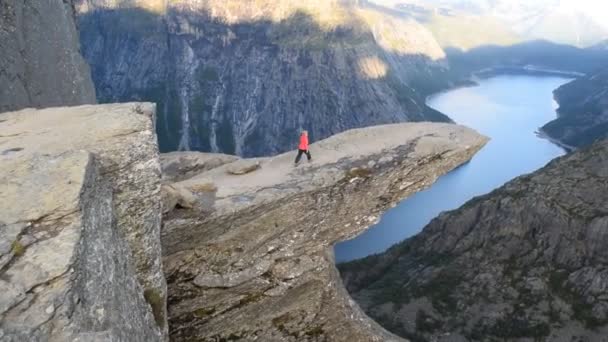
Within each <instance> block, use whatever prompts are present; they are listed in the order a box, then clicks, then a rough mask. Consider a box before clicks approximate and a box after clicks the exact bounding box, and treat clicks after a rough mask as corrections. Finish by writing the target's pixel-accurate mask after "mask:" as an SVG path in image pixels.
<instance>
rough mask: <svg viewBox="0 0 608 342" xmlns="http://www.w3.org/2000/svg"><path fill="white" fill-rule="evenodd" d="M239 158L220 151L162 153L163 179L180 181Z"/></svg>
mask: <svg viewBox="0 0 608 342" xmlns="http://www.w3.org/2000/svg"><path fill="white" fill-rule="evenodd" d="M237 159H239V158H238V157H236V156H231V155H227V154H219V153H201V152H171V153H163V154H161V155H160V165H161V168H162V174H163V180H165V181H168V182H179V181H182V180H185V179H188V178H192V177H194V176H196V175H198V174H201V173H203V172H205V171H209V170H211V169H215V168H216V167H220V166H222V165H224V164H228V163H231V162H233V161H235V160H237Z"/></svg>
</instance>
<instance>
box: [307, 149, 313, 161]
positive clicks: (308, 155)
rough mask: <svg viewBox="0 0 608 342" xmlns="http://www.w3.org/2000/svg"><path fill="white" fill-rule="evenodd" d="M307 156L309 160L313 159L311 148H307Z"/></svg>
mask: <svg viewBox="0 0 608 342" xmlns="http://www.w3.org/2000/svg"><path fill="white" fill-rule="evenodd" d="M306 158H308V161H310V160H311V159H312V156H311V155H310V150H306Z"/></svg>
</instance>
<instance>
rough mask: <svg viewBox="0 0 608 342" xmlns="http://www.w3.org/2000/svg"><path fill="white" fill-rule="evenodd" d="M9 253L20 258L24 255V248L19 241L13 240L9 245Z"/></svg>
mask: <svg viewBox="0 0 608 342" xmlns="http://www.w3.org/2000/svg"><path fill="white" fill-rule="evenodd" d="M11 252H13V255H14V256H17V257H19V256H22V255H23V253H25V246H23V244H21V242H19V240H15V241H13V243H12V244H11Z"/></svg>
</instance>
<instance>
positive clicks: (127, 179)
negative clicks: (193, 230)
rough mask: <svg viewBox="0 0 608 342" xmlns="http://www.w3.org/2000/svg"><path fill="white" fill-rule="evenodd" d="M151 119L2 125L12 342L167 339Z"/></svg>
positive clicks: (55, 111)
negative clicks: (86, 335) (24, 341)
mask: <svg viewBox="0 0 608 342" xmlns="http://www.w3.org/2000/svg"><path fill="white" fill-rule="evenodd" d="M153 116H154V106H153V105H151V104H121V105H103V106H81V107H70V108H50V109H44V110H22V111H19V112H8V113H3V114H0V146H1V147H0V168H1V170H0V177H2V178H3V179H2V181H1V182H0V193H1V196H0V197H1V198H3V199H4V200H5V202H4V203H6V206H4V208H3V210H2V212H0V222H2V224H3V228H2V230H1V231H0V264H1V265H2V266H3V268H2V270H1V271H0V272H2V273H3V278H2V279H3V280H4V283H2V285H1V286H2V288H4V289H6V291H5V292H4V293H6V294H9V295H8V296H5V297H3V298H2V299H1V300H0V307H2V308H4V309H8V311H6V312H5V315H4V316H2V321H1V326H2V329H3V331H4V333H5V334H8V335H7V336H14V338H15V340H19V339H20V338H22V337H23V336H25V337H28V339H30V340H47V339H48V338H50V337H53V338H55V336H57V337H56V338H57V339H58V340H65V339H70V338H76V337H75V336H77V334H78V333H80V332H85V333H95V334H97V335H95V336H96V337H95V338H98V339H103V336H106V335H107V336H108V338H110V337H111V339H115V340H119V341H134V340H141V341H152V340H162V339H164V338H166V329H167V327H166V304H165V303H166V301H165V298H166V283H165V279H164V275H163V272H162V265H161V251H160V239H159V235H160V215H161V207H160V205H161V202H160V163H159V159H158V149H157V144H156V140H155V133H154V125H153V119H152V118H153ZM62 303H63V304H62ZM73 313H78V314H77V315H73ZM49 320H50V321H49ZM49 327H54V328H53V329H52V330H49V329H50V328H49ZM23 334H25V335H23ZM55 334H65V336H64V335H55ZM91 336H93V335H91ZM87 338H88V337H83V340H86V339H87ZM91 338H93V337H91ZM21 340H23V339H21Z"/></svg>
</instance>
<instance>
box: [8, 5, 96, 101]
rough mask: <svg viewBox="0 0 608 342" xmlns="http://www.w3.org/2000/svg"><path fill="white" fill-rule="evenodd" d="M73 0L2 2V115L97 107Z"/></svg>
mask: <svg viewBox="0 0 608 342" xmlns="http://www.w3.org/2000/svg"><path fill="white" fill-rule="evenodd" d="M79 46H80V44H79V37H78V31H77V30H76V25H75V22H74V8H73V6H72V1H71V0H70V1H67V0H63V1H61V0H48V1H23V0H3V1H2V3H0V51H2V53H1V54H0V112H4V111H9V110H16V109H21V108H25V107H48V106H62V105H78V104H86V103H95V89H94V87H93V82H92V80H91V75H90V70H89V67H88V65H87V64H86V63H85V61H84V60H83V58H82V56H81V55H80V49H79Z"/></svg>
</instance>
